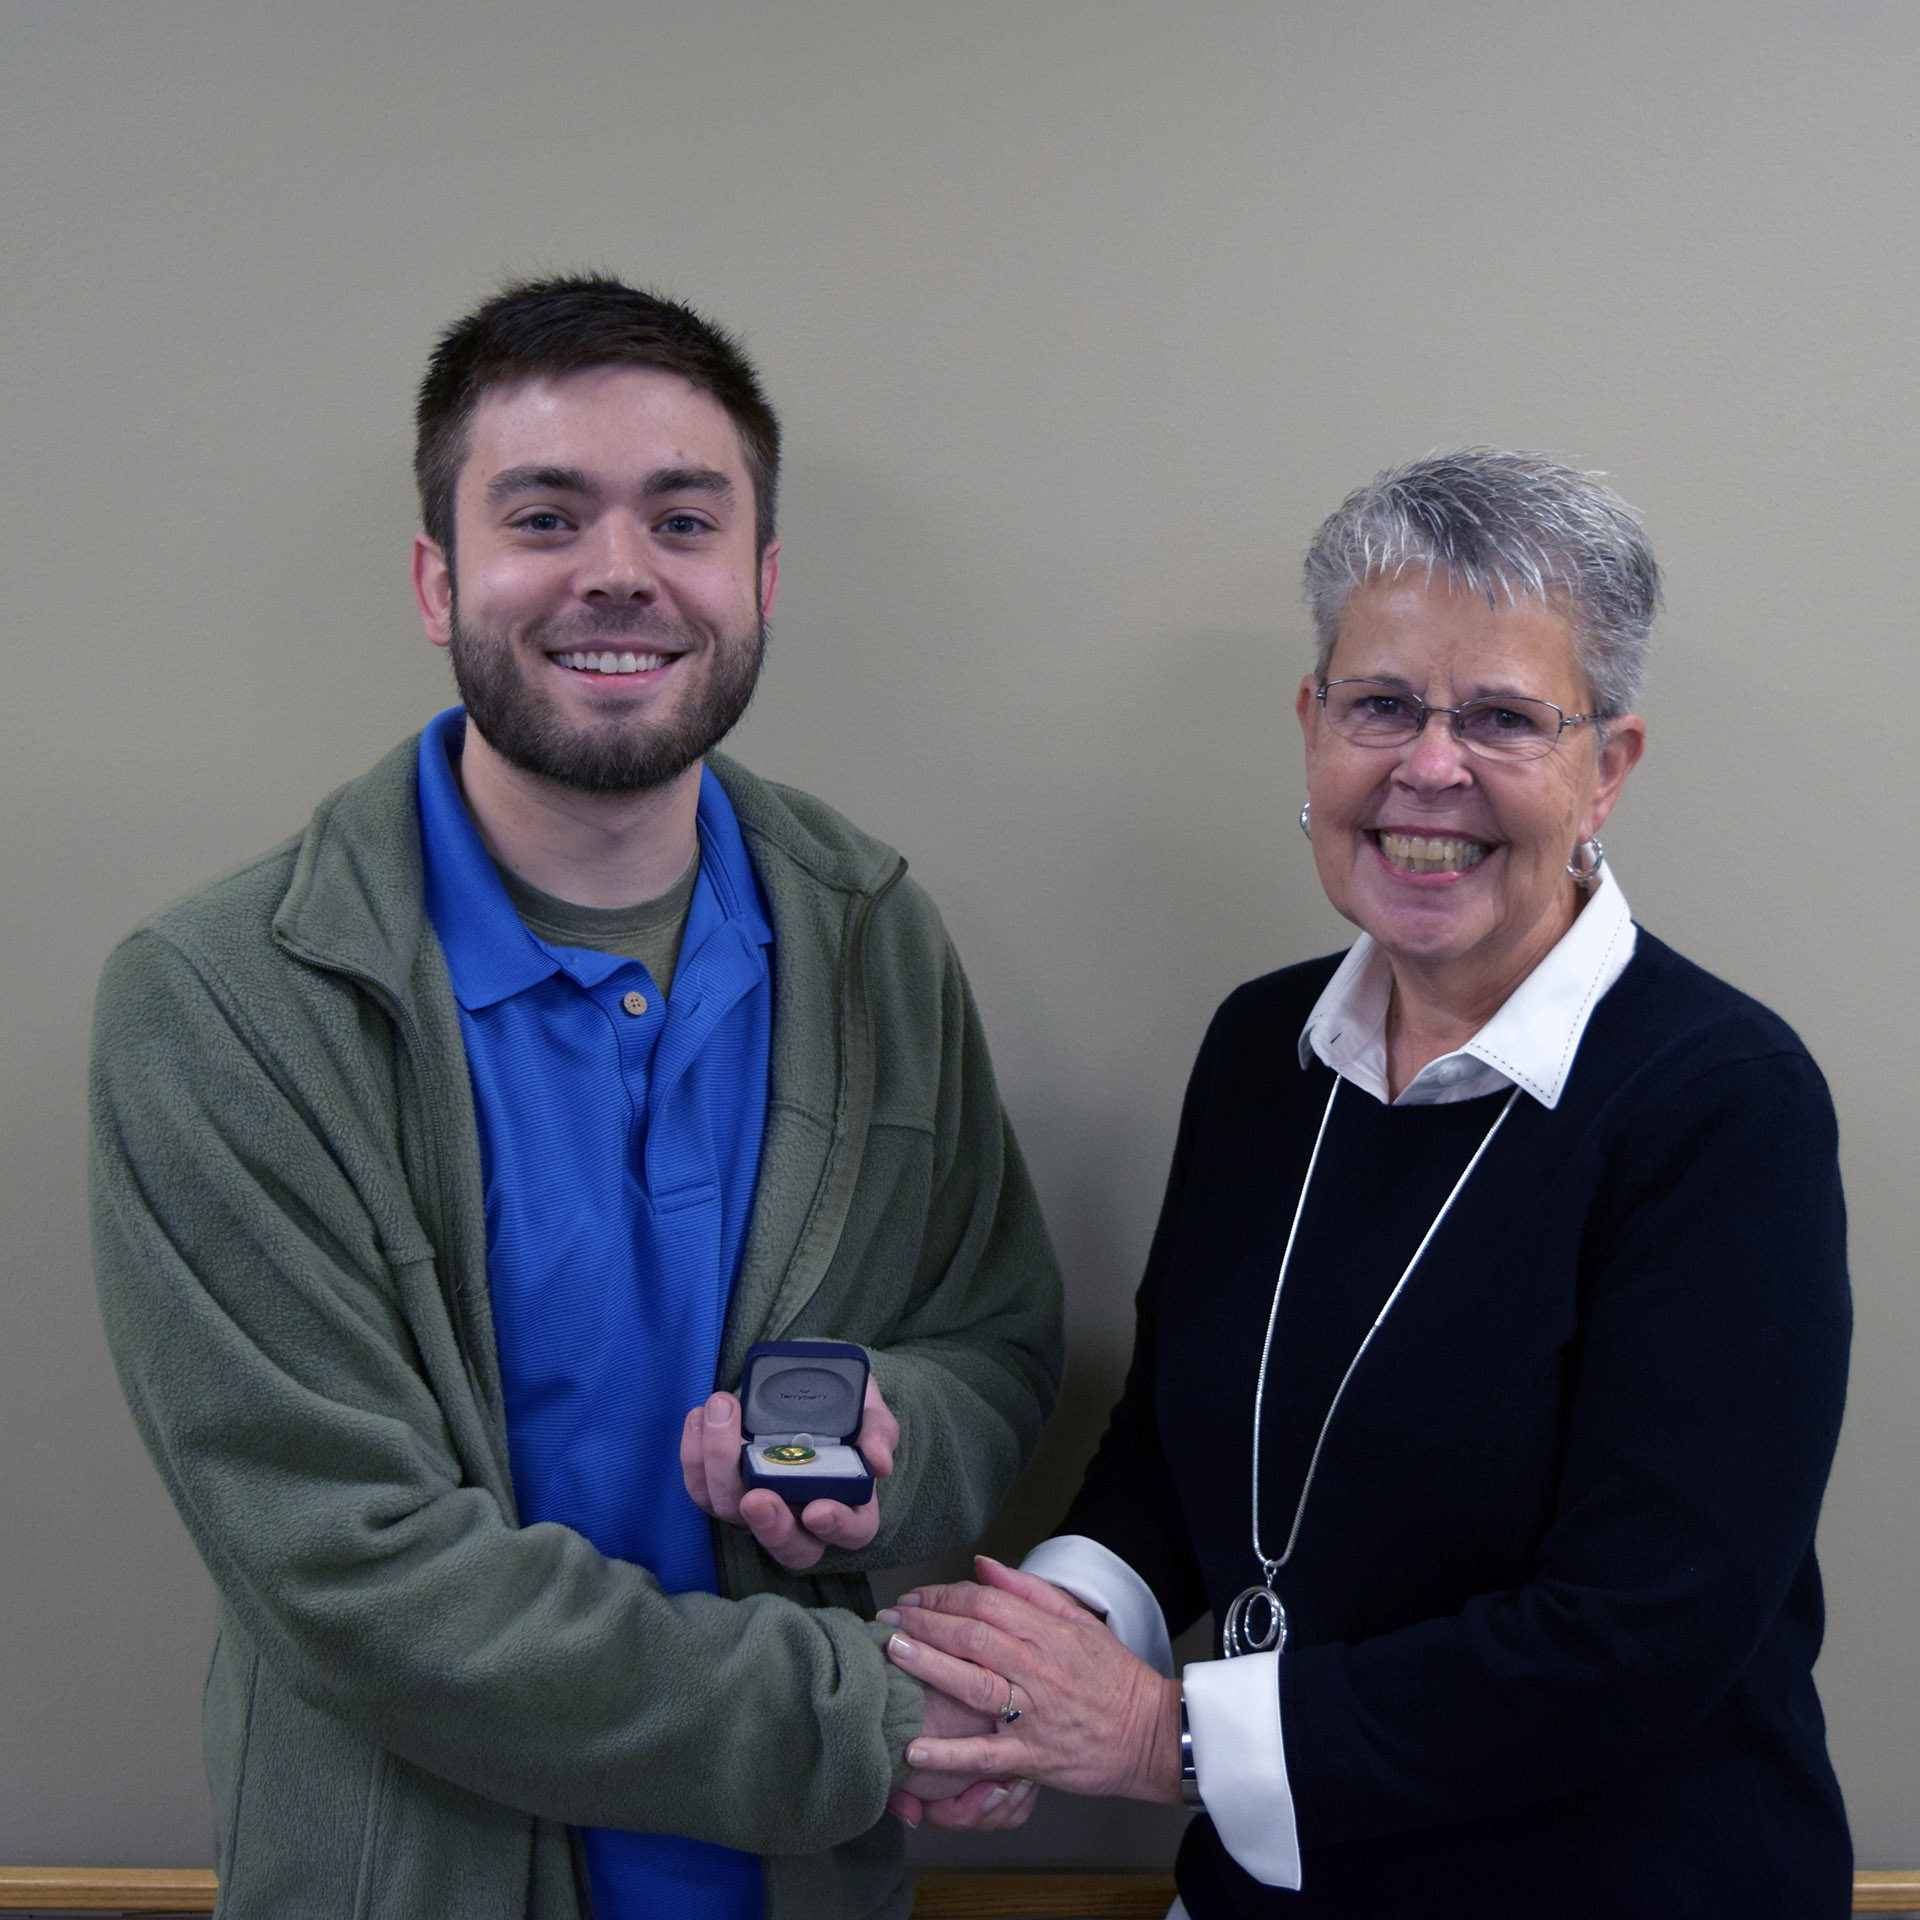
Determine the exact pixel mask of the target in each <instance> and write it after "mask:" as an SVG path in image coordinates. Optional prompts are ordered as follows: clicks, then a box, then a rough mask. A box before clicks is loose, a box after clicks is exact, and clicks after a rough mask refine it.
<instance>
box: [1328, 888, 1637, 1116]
mask: <svg viewBox="0 0 1920 1920" xmlns="http://www.w3.org/2000/svg"><path fill="white" fill-rule="evenodd" d="M1637 937H1638V931H1637V929H1636V928H1635V926H1634V924H1633V915H1632V912H1631V910H1630V909H1629V908H1628V906H1627V899H1626V895H1625V894H1623V893H1622V892H1621V891H1620V883H1619V881H1617V880H1616V879H1614V877H1613V869H1612V868H1611V867H1607V866H1602V867H1601V869H1600V878H1599V881H1598V884H1597V885H1596V886H1595V887H1594V890H1593V893H1592V894H1591V896H1590V897H1589V898H1588V900H1587V904H1586V905H1585V906H1584V907H1582V908H1581V910H1580V911H1579V913H1578V914H1576V915H1575V916H1574V922H1573V925H1572V926H1570V927H1569V928H1568V929H1567V931H1566V932H1565V933H1563V934H1562V935H1561V936H1560V939H1559V940H1558V942H1557V943H1556V944H1555V945H1554V947H1553V950H1552V951H1551V952H1550V953H1549V954H1548V955H1547V957H1546V958H1545V959H1544V960H1542V961H1541V962H1540V964H1539V965H1538V966H1537V967H1535V968H1534V970H1533V971H1532V972H1531V973H1530V974H1528V975H1527V977H1526V978H1525V979H1524V980H1522V981H1521V982H1520V984H1519V985H1518V986H1517V987H1515V988H1514V990H1513V992H1512V993H1511V994H1509V995H1508V996H1507V999H1506V1001H1505V1003H1504V1004H1503V1005H1502V1006H1501V1008H1500V1010H1499V1011H1498V1012H1497V1013H1495V1015H1494V1016H1493V1018H1492V1019H1491V1020H1489V1021H1488V1022H1487V1024H1486V1025H1485V1026H1484V1027H1482V1028H1481V1029H1480V1031H1479V1032H1478V1033H1476V1034H1475V1035H1474V1036H1473V1038H1472V1039H1471V1040H1469V1041H1468V1042H1467V1043H1466V1045H1465V1046H1463V1047H1461V1048H1459V1049H1458V1050H1457V1051H1456V1052H1453V1053H1448V1054H1442V1055H1441V1057H1440V1058H1439V1059H1438V1060H1429V1061H1428V1062H1427V1064H1426V1065H1425V1066H1424V1067H1422V1068H1421V1069H1420V1071H1419V1072H1418V1073H1417V1074H1415V1075H1414V1077H1413V1079H1412V1080H1410V1081H1409V1082H1408V1083H1407V1085H1406V1086H1405V1087H1404V1088H1403V1089H1402V1090H1401V1093H1400V1098H1399V1099H1398V1100H1396V1101H1395V1102H1394V1103H1393V1104H1394V1105H1395V1106H1400V1107H1428V1106H1441V1105H1444V1104H1446V1103H1447V1102H1449V1101H1453V1100H1475V1099H1478V1098H1479V1097H1480V1096H1481V1095H1482V1094H1487V1093H1497V1092H1498V1091H1499V1090H1500V1089H1501V1088H1502V1087H1511V1086H1521V1087H1524V1088H1526V1090H1527V1091H1528V1092H1529V1093H1530V1094H1532V1095H1533V1097H1534V1098H1535V1099H1536V1100H1538V1101H1539V1102H1540V1104H1541V1105H1542V1106H1543V1107H1552V1106H1556V1105H1558V1104H1559V1100H1560V1095H1561V1092H1562V1090H1563V1089H1564V1088H1565V1086H1566V1084H1567V1075H1568V1073H1569V1072H1571V1071H1572V1068H1573V1056H1574V1053H1575V1052H1576V1051H1577V1049H1578V1048H1579V1045H1580V1036H1581V1035H1582V1034H1584V1033H1585V1032H1586V1030H1587V1022H1588V1021H1589V1020H1590V1019H1591V1018H1592V1017H1593V1010H1594V1008H1595V1007H1597V1006H1598V1005H1599V1004H1600V998H1601V995H1603V994H1604V993H1605V992H1606V991H1607V989H1608V988H1609V987H1610V986H1612V985H1613V983H1614V982H1615V981H1616V980H1618V979H1619V978H1620V976H1621V974H1622V973H1623V972H1625V970H1626V965H1627V962H1628V961H1629V960H1631V959H1632V958H1633V948H1634V942H1635V940H1636V939H1637ZM1392 990H1393V974H1392V971H1391V969H1390V967H1389V965H1388V961H1387V956H1386V954H1385V953H1384V952H1383V951H1382V950H1381V949H1380V948H1379V947H1378V946H1376V945H1375V944H1374V942H1373V940H1372V938H1371V937H1370V936H1369V935H1367V934H1364V933H1363V934H1362V935H1361V936H1360V938H1359V939H1358V940H1356V941H1355V942H1354V944H1353V946H1352V948H1351V949H1350V950H1349V951H1348V953H1347V956H1346V958H1345V959H1344V960H1342V961H1341V962H1340V965H1339V968H1338V970H1337V971H1336V972H1335V974H1334V976H1333V978H1332V979H1331V980H1329V981H1328V982H1327V985H1326V989H1325V991H1324V992H1323V993H1322V994H1321V995H1320V998H1319V999H1318V1000H1316V1001H1315V1002H1314V1006H1313V1011H1312V1013H1310V1014H1309V1015H1308V1016H1307V1024H1306V1025H1305V1026H1304V1027H1303V1028H1302V1029H1301V1031H1300V1064H1301V1065H1302V1066H1303V1067H1304V1066H1305V1065H1306V1064H1307V1060H1308V1058H1309V1056H1310V1055H1316V1054H1317V1055H1318V1056H1319V1058H1320V1059H1322V1060H1323V1061H1325V1062H1326V1064H1327V1065H1328V1066H1330V1067H1331V1068H1332V1069H1333V1070H1334V1072H1335V1073H1337V1074H1338V1075H1339V1076H1340V1077H1341V1079H1343V1080H1348V1081H1351V1082H1352V1083H1353V1085H1354V1086H1356V1087H1359V1088H1361V1089H1362V1090H1363V1091H1365V1092H1367V1093H1370V1094H1372V1095H1373V1097H1374V1098H1375V1099H1376V1100H1379V1101H1382V1102H1385V1101H1386V1099H1387V1098H1388V1094H1387V1002H1388V1000H1389V998H1390V997H1391V994H1392Z"/></svg>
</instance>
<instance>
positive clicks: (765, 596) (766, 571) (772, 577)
mask: <svg viewBox="0 0 1920 1920" xmlns="http://www.w3.org/2000/svg"><path fill="white" fill-rule="evenodd" d="M779 584H780V542H779V541H778V540H769V541H768V542H767V550H766V552H765V553H763V554H762V555H761V556H760V618H761V619H762V620H766V619H770V618H771V617H772V615H773V595H774V590H775V588H777V587H778V586H779Z"/></svg>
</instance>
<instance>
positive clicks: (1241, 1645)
mask: <svg viewBox="0 0 1920 1920" xmlns="http://www.w3.org/2000/svg"><path fill="white" fill-rule="evenodd" d="M1220 1638H1221V1642H1222V1644H1223V1646H1224V1648H1225V1650H1226V1657H1227V1658H1228V1659H1229V1660H1232V1659H1234V1658H1236V1657H1237V1656H1238V1655H1240V1654H1243V1653H1284V1652H1285V1651H1286V1648H1287V1609H1286V1607H1285V1606H1284V1605H1283V1604H1282V1602H1281V1599H1280V1596H1279V1595H1278V1594H1277V1593H1275V1592H1274V1590H1273V1589H1272V1588H1271V1587H1249V1588H1248V1589H1247V1590H1246V1592H1245V1593H1243V1594H1241V1595H1240V1596H1239V1597H1238V1598H1237V1599H1236V1600H1235V1601H1234V1603H1233V1605H1232V1606H1230V1607H1229V1608H1228V1609H1227V1619H1226V1625H1225V1627H1224V1628H1223V1629H1222V1632H1221V1635H1220Z"/></svg>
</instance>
